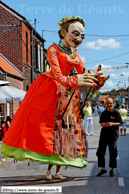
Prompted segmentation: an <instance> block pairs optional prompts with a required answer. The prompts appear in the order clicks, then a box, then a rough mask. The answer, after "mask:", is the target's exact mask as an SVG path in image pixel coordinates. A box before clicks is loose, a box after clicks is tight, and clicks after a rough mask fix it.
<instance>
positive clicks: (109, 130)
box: [96, 98, 123, 177]
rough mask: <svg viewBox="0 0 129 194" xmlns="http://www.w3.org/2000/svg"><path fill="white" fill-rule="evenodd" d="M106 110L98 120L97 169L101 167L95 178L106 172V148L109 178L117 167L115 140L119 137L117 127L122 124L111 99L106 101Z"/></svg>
mask: <svg viewBox="0 0 129 194" xmlns="http://www.w3.org/2000/svg"><path fill="white" fill-rule="evenodd" d="M106 105H107V110H105V111H103V113H102V115H101V118H100V125H101V127H102V129H101V133H100V140H99V146H98V150H97V153H96V155H97V157H98V167H101V168H102V169H101V171H100V172H99V173H98V174H97V176H101V175H102V174H105V173H106V172H107V170H106V168H105V153H106V147H107V145H108V147H109V154H110V162H109V167H110V173H109V176H111V177H112V176H114V173H113V168H116V167H117V160H116V158H117V139H118V137H119V126H121V125H122V124H123V121H122V118H121V116H120V113H119V112H118V111H117V110H115V109H113V100H112V98H107V100H106Z"/></svg>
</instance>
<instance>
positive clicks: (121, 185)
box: [118, 177, 125, 187]
mask: <svg viewBox="0 0 129 194" xmlns="http://www.w3.org/2000/svg"><path fill="white" fill-rule="evenodd" d="M118 183H119V186H120V187H124V186H125V183H124V179H123V177H118Z"/></svg>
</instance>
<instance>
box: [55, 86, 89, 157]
mask: <svg viewBox="0 0 129 194" xmlns="http://www.w3.org/2000/svg"><path fill="white" fill-rule="evenodd" d="M72 93H73V90H68V89H66V88H65V87H63V86H62V85H60V84H59V85H58V90H57V104H56V114H55V115H56V116H55V128H54V142H53V143H54V154H55V155H56V154H57V155H61V156H62V157H65V158H68V157H71V158H77V157H80V156H83V157H87V150H88V146H87V140H86V135H85V134H84V131H83V128H82V124H81V118H80V108H79V107H80V106H79V105H80V94H79V91H78V90H76V91H75V92H74V95H73V97H72V99H71V101H70V104H69V106H68V108H67V110H66V112H65V114H64V116H63V118H62V115H63V113H64V110H65V108H66V106H67V104H68V101H69V99H70V97H71V95H72Z"/></svg>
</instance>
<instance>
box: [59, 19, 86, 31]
mask: <svg viewBox="0 0 129 194" xmlns="http://www.w3.org/2000/svg"><path fill="white" fill-rule="evenodd" d="M68 21H79V22H81V23H82V25H83V26H85V20H84V19H83V18H82V17H80V16H69V17H65V18H63V19H61V20H60V21H59V22H58V25H59V27H60V28H61V27H62V26H63V24H65V23H66V22H68Z"/></svg>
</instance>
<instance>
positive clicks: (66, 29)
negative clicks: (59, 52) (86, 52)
mask: <svg viewBox="0 0 129 194" xmlns="http://www.w3.org/2000/svg"><path fill="white" fill-rule="evenodd" d="M58 25H59V27H60V28H61V29H60V30H59V31H58V34H59V37H60V38H61V39H62V43H63V44H64V45H65V46H66V47H67V48H69V47H72V48H76V47H78V46H79V45H80V44H81V43H82V41H83V39H84V38H85V34H84V26H85V21H84V19H83V18H82V17H80V16H70V17H66V18H63V19H62V20H60V21H59V22H58Z"/></svg>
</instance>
